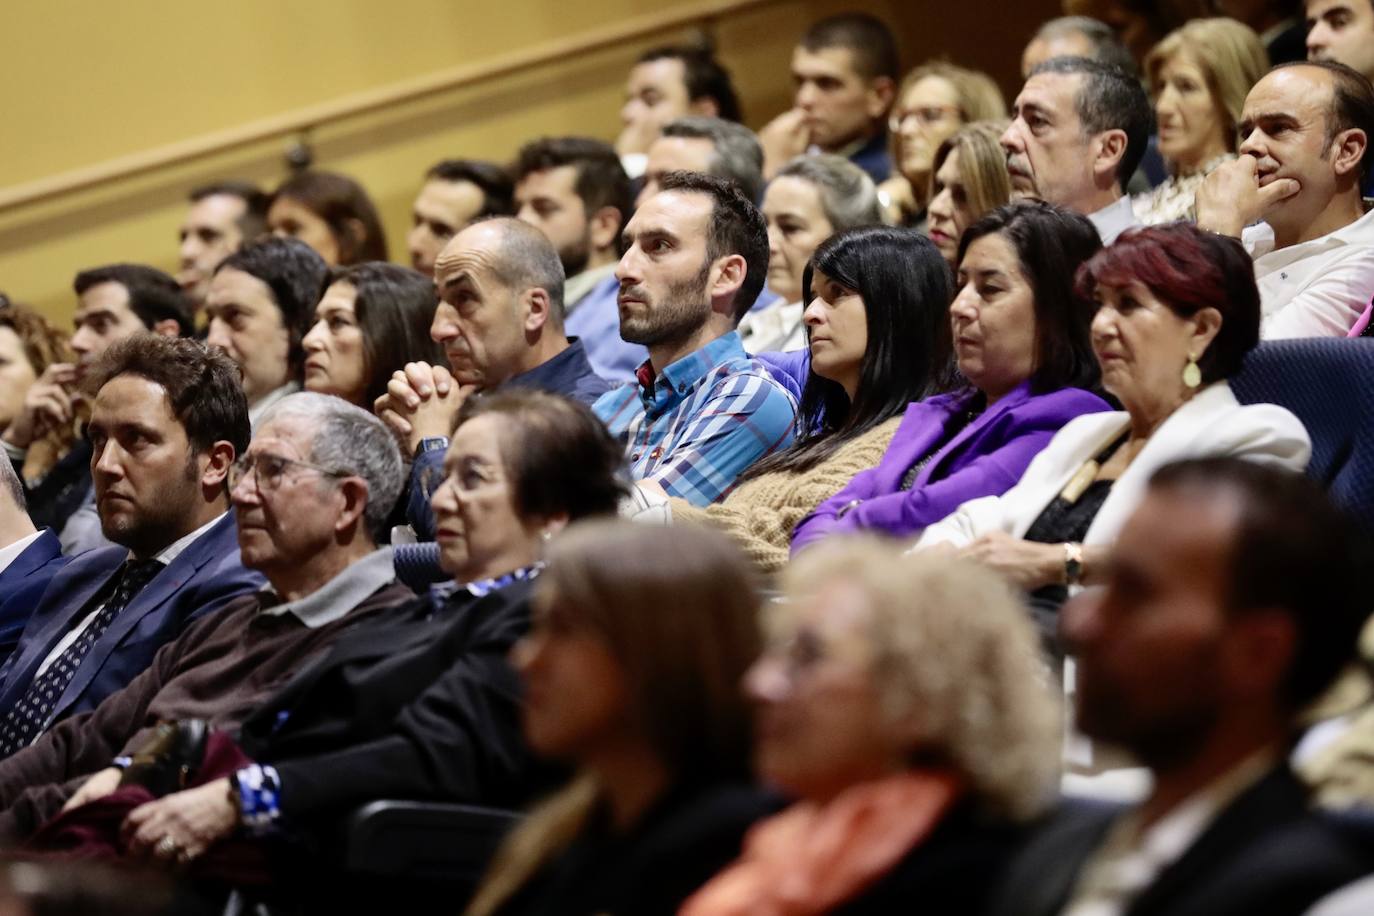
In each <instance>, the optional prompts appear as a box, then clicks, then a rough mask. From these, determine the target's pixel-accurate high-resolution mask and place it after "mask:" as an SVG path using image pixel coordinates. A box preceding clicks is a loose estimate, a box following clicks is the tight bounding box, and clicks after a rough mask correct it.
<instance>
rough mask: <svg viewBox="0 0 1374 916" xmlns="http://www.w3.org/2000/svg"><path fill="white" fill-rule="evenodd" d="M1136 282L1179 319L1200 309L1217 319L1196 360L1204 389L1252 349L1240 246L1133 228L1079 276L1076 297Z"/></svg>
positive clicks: (1180, 227)
mask: <svg viewBox="0 0 1374 916" xmlns="http://www.w3.org/2000/svg"><path fill="white" fill-rule="evenodd" d="M1132 283H1140V284H1141V285H1143V286H1144V287H1145V288H1146V289H1148V290H1149V291H1150V294H1151V295H1153V296H1154V297H1155V298H1156V299H1158V300H1159V301H1160V302H1161V303H1163V304H1164V305H1165V306H1167V307H1168V308H1169V309H1170V310H1171V311H1173V313H1174V314H1175V315H1178V316H1179V317H1180V318H1191V317H1193V316H1194V315H1196V314H1197V313H1198V312H1200V311H1201V310H1202V309H1207V308H1210V309H1216V310H1217V312H1219V313H1220V314H1221V330H1219V331H1217V336H1216V337H1214V338H1213V339H1212V343H1211V344H1210V345H1209V346H1208V347H1207V352H1206V353H1203V354H1202V356H1201V357H1199V358H1198V361H1197V363H1198V369H1199V370H1201V372H1202V381H1203V382H1204V383H1211V382H1215V381H1217V380H1219V379H1224V378H1229V377H1230V376H1232V375H1234V374H1235V373H1236V372H1237V371H1238V370H1239V369H1240V366H1241V363H1242V362H1244V360H1245V354H1247V353H1249V352H1250V351H1251V350H1253V349H1254V348H1255V345H1256V344H1257V343H1259V329H1260V294H1259V289H1258V288H1257V287H1256V286H1255V268H1254V264H1253V263H1252V262H1251V260H1250V256H1249V255H1248V254H1246V253H1245V249H1244V248H1243V247H1241V244H1240V242H1239V241H1237V240H1236V239H1233V238H1227V237H1226V236H1222V235H1217V234H1216V233H1212V232H1206V231H1204V230H1202V229H1199V228H1197V227H1196V226H1194V225H1192V224H1190V223H1169V224H1166V225H1163V226H1150V227H1147V228H1144V229H1132V230H1128V231H1127V232H1124V233H1122V235H1121V237H1120V238H1118V239H1117V240H1116V242H1114V243H1113V244H1112V245H1110V246H1109V247H1107V248H1104V249H1103V250H1102V251H1101V252H1100V253H1099V254H1097V255H1096V256H1095V257H1093V259H1092V260H1090V261H1089V262H1088V263H1086V264H1084V265H1083V266H1082V267H1081V268H1080V269H1079V271H1078V278H1077V288H1078V292H1079V295H1080V296H1085V297H1092V296H1094V295H1095V294H1096V292H1097V288H1098V287H1099V286H1109V287H1112V288H1113V289H1125V288H1126V287H1128V286H1130V285H1131V284H1132Z"/></svg>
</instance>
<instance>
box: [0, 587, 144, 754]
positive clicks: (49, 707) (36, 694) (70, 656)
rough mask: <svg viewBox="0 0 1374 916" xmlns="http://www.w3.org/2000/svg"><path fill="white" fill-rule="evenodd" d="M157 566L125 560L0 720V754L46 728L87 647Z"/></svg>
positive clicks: (17, 747)
mask: <svg viewBox="0 0 1374 916" xmlns="http://www.w3.org/2000/svg"><path fill="white" fill-rule="evenodd" d="M161 569H162V564H161V563H160V562H158V561H157V560H141V561H139V560H129V561H127V562H126V563H125V564H124V566H123V567H122V568H121V569H120V572H119V577H118V579H117V580H116V582H115V587H114V591H113V592H112V593H111V594H110V598H109V600H108V601H106V602H105V606H104V607H102V608H101V609H100V613H98V614H96V615H95V619H94V620H92V621H91V622H90V625H89V626H87V627H86V629H85V630H83V631H82V632H81V635H80V636H78V637H77V638H76V641H75V642H73V643H72V644H71V645H70V646H68V647H67V648H66V649H65V650H63V652H62V654H61V655H59V656H58V657H57V658H56V659H55V660H54V661H53V663H52V664H51V665H49V666H48V668H47V670H46V671H44V672H43V673H42V674H40V675H38V676H37V677H35V678H34V679H33V682H32V683H30V684H29V689H28V690H26V691H25V692H24V695H23V696H22V697H20V698H19V699H18V700H17V701H16V702H15V704H14V706H12V707H10V710H9V712H8V713H6V714H5V716H4V719H3V720H0V758H4V757H8V756H9V755H11V754H13V753H14V752H15V751H18V750H21V749H23V748H26V747H28V746H29V744H31V743H32V742H33V739H34V738H35V737H37V736H38V735H39V734H40V733H42V731H43V730H44V729H45V728H47V726H48V719H49V717H50V716H51V715H52V711H53V707H54V706H56V705H57V701H58V700H60V699H61V698H62V694H63V692H64V691H66V689H67V685H68V684H70V683H71V681H72V678H73V677H75V676H76V671H77V669H78V668H80V667H81V662H82V660H84V659H85V658H86V655H87V653H89V652H90V651H91V647H92V646H94V645H95V644H96V641H97V640H99V639H100V637H101V636H103V635H104V633H105V631H106V630H108V629H109V628H110V624H112V623H114V620H115V618H116V617H118V616H119V612H120V611H122V610H124V609H125V608H126V607H128V606H129V602H131V601H133V600H134V598H135V597H136V596H137V595H138V593H139V592H141V591H143V587H144V586H145V585H147V584H148V583H149V582H150V581H152V578H153V576H156V575H157V574H158V571H159V570H161Z"/></svg>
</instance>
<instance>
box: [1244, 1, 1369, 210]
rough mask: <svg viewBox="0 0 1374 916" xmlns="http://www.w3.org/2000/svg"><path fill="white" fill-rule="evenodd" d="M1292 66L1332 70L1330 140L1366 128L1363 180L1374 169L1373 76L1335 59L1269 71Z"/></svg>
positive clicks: (1306, 62) (1295, 63)
mask: <svg viewBox="0 0 1374 916" xmlns="http://www.w3.org/2000/svg"><path fill="white" fill-rule="evenodd" d="M1371 4H1374V0H1371ZM1288 67H1316V68H1317V69H1318V70H1325V71H1326V72H1327V73H1330V74H1331V109H1330V111H1329V113H1328V114H1327V118H1326V142H1327V143H1330V142H1331V141H1332V140H1334V139H1335V137H1336V134H1338V133H1340V132H1341V131H1343V130H1350V129H1352V128H1353V129H1356V130H1362V131H1364V138H1365V145H1364V155H1363V156H1362V157H1360V183H1361V184H1363V183H1364V179H1365V178H1367V177H1368V176H1369V173H1370V171H1371V170H1374V85H1371V84H1370V82H1369V77H1367V76H1365V75H1364V74H1363V73H1361V72H1360V71H1358V70H1356V69H1354V68H1353V67H1349V66H1346V65H1345V64H1342V63H1339V62H1337V61H1334V60H1295V61H1289V62H1287V63H1282V64H1278V65H1277V66H1274V67H1271V68H1270V70H1269V72H1270V73H1273V72H1274V71H1275V70H1283V69H1286V68H1288Z"/></svg>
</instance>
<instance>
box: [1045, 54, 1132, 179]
mask: <svg viewBox="0 0 1374 916" xmlns="http://www.w3.org/2000/svg"><path fill="white" fill-rule="evenodd" d="M1042 73H1061V74H1079V75H1081V76H1082V77H1083V82H1082V85H1080V86H1079V87H1078V92H1077V93H1076V94H1075V96H1074V109H1075V110H1076V111H1077V112H1078V120H1079V121H1080V122H1081V123H1082V125H1083V133H1084V134H1086V135H1088V136H1092V135H1094V134H1100V133H1102V132H1104V131H1108V130H1120V131H1124V132H1125V134H1126V151H1125V152H1124V153H1122V155H1121V162H1120V164H1118V165H1117V168H1116V179H1117V183H1118V184H1120V185H1121V187H1122V188H1123V189H1124V188H1125V187H1126V182H1128V181H1130V180H1131V176H1132V175H1134V174H1135V170H1136V169H1137V168H1139V167H1140V160H1141V159H1143V158H1144V157H1145V149H1146V147H1147V146H1149V143H1150V133H1151V132H1152V131H1153V130H1154V126H1155V112H1154V108H1152V107H1151V105H1150V97H1149V96H1148V95H1146V94H1145V87H1144V86H1142V85H1141V84H1140V80H1138V79H1136V78H1135V77H1134V76H1132V75H1131V74H1129V73H1127V72H1126V71H1125V70H1122V69H1121V68H1120V67H1115V66H1112V65H1111V64H1105V63H1103V62H1102V61H1100V60H1093V59H1091V58H1088V57H1051V58H1050V59H1049V60H1047V61H1045V62H1043V63H1041V64H1039V65H1037V66H1036V67H1035V69H1034V70H1032V71H1031V72H1030V75H1031V76H1038V75H1040V74H1042Z"/></svg>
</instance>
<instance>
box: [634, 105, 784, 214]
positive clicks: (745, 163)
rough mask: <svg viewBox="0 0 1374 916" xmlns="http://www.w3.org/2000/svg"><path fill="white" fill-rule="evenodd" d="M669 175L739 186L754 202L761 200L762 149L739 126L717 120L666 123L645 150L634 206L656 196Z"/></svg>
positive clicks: (704, 119)
mask: <svg viewBox="0 0 1374 916" xmlns="http://www.w3.org/2000/svg"><path fill="white" fill-rule="evenodd" d="M669 172H698V173H700V174H702V175H714V176H715V177H717V178H724V179H726V180H728V181H733V182H734V183H735V184H737V185H739V189H740V190H741V191H743V192H744V196H745V197H747V198H749V199H750V200H752V201H755V202H757V201H758V200H759V199H760V198H761V197H762V196H763V183H764V182H763V147H761V146H759V139H758V137H756V136H754V132H753V131H752V130H750V129H749V128H747V127H745V126H744V125H743V124H736V123H734V122H733V121H724V120H721V119H720V118H705V117H686V118H678V119H677V120H676V121H670V122H668V123H667V124H666V125H664V127H663V133H662V136H660V137H659V138H658V139H657V140H655V141H654V143H653V145H652V146H651V147H649V162H648V166H647V167H646V170H645V173H644V185H643V187H641V188H640V190H639V198H638V200H637V201H636V203H637V204H642V203H644V201H646V200H648V199H649V198H650V197H653V196H654V195H655V194H657V193H658V192H659V185H658V183H659V179H661V178H662V177H663V176H664V175H666V174H668V173H669Z"/></svg>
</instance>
